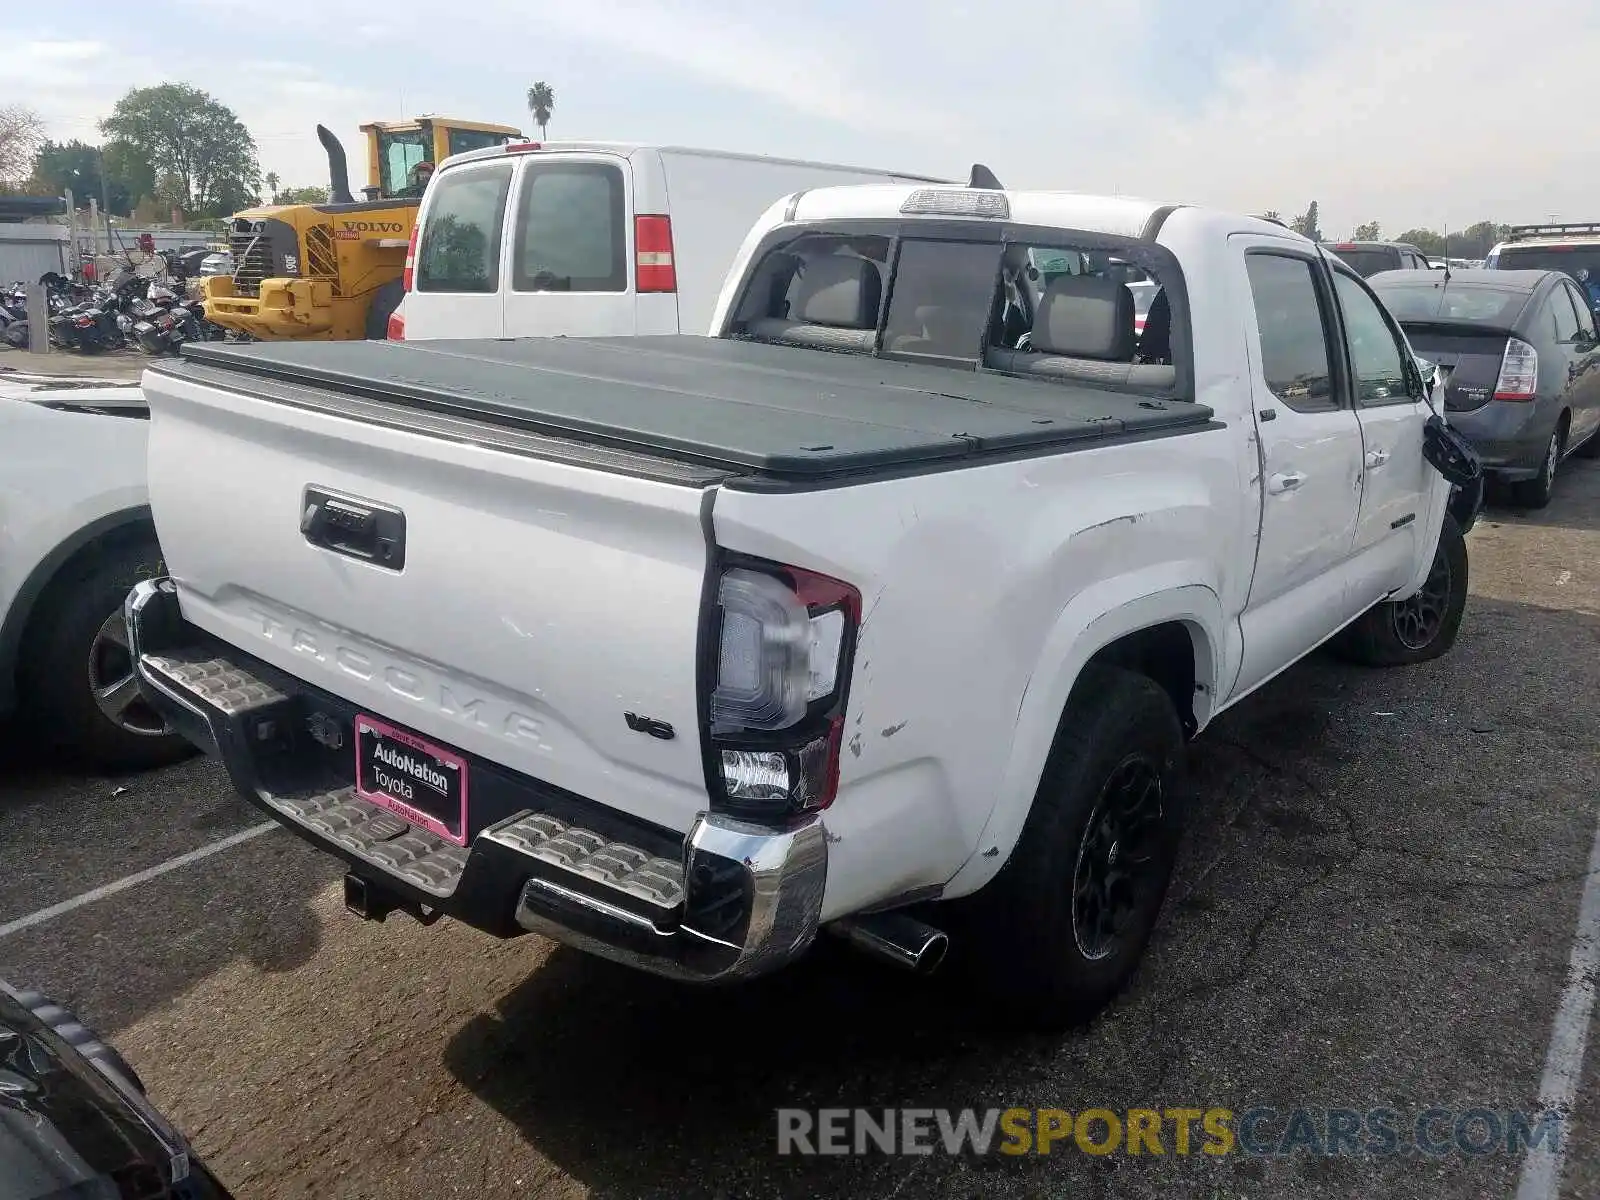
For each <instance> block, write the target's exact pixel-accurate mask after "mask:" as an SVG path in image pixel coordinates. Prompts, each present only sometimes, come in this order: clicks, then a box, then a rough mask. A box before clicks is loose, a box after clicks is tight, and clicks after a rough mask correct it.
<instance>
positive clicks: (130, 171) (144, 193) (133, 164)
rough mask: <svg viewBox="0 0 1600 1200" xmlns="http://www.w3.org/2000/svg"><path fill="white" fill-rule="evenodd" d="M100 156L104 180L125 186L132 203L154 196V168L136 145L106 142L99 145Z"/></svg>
mask: <svg viewBox="0 0 1600 1200" xmlns="http://www.w3.org/2000/svg"><path fill="white" fill-rule="evenodd" d="M100 158H101V161H102V162H103V163H104V164H105V171H106V181H107V182H108V183H111V184H121V186H123V187H124V188H126V189H127V190H128V195H129V196H131V197H133V201H132V202H133V203H134V204H138V203H139V201H141V200H149V199H153V198H154V197H155V194H156V169H155V168H154V167H152V166H151V165H150V160H149V159H148V158H146V157H145V156H144V155H143V154H142V153H141V152H140V151H139V148H138V147H137V146H134V145H132V144H131V143H129V142H123V141H115V142H107V143H106V144H105V145H104V146H101V147H100Z"/></svg>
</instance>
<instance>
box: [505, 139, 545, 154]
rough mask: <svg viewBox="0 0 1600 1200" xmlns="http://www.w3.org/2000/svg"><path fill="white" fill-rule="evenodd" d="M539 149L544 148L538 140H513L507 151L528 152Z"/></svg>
mask: <svg viewBox="0 0 1600 1200" xmlns="http://www.w3.org/2000/svg"><path fill="white" fill-rule="evenodd" d="M539 149H542V147H541V146H540V145H539V143H538V142H512V143H511V144H510V145H508V146H507V147H506V153H507V154H527V153H528V152H529V151H531V150H539Z"/></svg>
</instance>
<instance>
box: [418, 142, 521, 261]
mask: <svg viewBox="0 0 1600 1200" xmlns="http://www.w3.org/2000/svg"><path fill="white" fill-rule="evenodd" d="M510 185H511V168H510V167H509V166H505V167H494V168H489V169H486V170H485V169H480V170H471V171H445V172H441V177H440V178H439V179H436V180H434V182H433V186H432V188H431V189H430V190H431V191H432V193H433V199H432V201H431V202H430V204H429V206H428V221H427V224H426V225H425V226H424V227H423V230H422V245H421V247H420V248H419V252H418V256H417V291H419V292H494V291H498V290H499V279H500V232H501V229H502V227H503V223H504V220H505V212H506V192H507V191H508V190H509V188H510Z"/></svg>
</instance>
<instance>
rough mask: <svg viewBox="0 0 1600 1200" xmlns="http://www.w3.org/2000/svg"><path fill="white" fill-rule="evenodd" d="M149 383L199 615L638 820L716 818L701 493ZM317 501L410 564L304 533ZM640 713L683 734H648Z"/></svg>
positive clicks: (299, 408) (178, 384)
mask: <svg viewBox="0 0 1600 1200" xmlns="http://www.w3.org/2000/svg"><path fill="white" fill-rule="evenodd" d="M144 386H145V392H146V394H147V396H148V398H149V403H150V409H151V414H152V421H151V428H150V493H151V497H150V498H151V506H152V508H153V510H154V513H155V518H156V525H157V530H158V533H159V535H160V538H161V543H162V547H163V550H164V553H165V556H166V560H167V564H168V567H169V570H170V572H171V575H172V577H173V579H174V580H175V582H176V583H177V586H178V589H179V599H180V603H181V606H182V610H183V615H184V617H185V618H186V619H187V620H188V621H190V622H191V623H192V624H194V625H196V626H198V627H199V628H201V629H203V630H205V631H207V632H209V633H211V634H213V635H215V636H217V637H219V638H221V639H223V640H224V641H226V642H228V643H230V644H232V645H234V646H236V647H238V648H239V649H241V650H244V651H245V652H247V653H248V654H252V655H255V656H256V657H258V658H260V659H262V660H264V661H266V662H267V663H270V664H272V665H273V666H276V667H278V668H279V669H282V670H285V671H288V672H289V673H291V674H293V675H295V676H297V677H299V678H300V679H302V680H304V681H305V682H307V683H310V684H312V685H314V686H316V687H320V688H322V689H325V690H326V691H328V692H332V693H334V694H335V695H338V696H341V697H343V698H345V699H346V700H349V701H350V702H352V703H354V704H356V705H357V706H358V707H360V708H362V709H364V710H365V711H369V712H370V713H371V714H373V715H374V716H377V717H381V718H387V719H388V720H390V721H393V722H395V723H397V724H399V725H402V726H405V727H409V728H411V729H413V730H415V731H417V732H418V733H420V734H422V735H424V736H425V737H428V738H436V739H438V740H439V741H440V742H442V743H445V744H446V745H447V746H449V747H454V748H457V749H459V750H463V751H466V752H468V753H469V754H476V755H480V756H482V757H484V758H486V759H488V760H490V761H492V762H496V763H500V764H503V765H504V766H506V767H509V768H511V769H513V770H515V771H519V772H523V773H526V774H527V775H530V776H533V777H534V778H536V779H540V780H543V781H546V782H548V783H551V784H554V785H556V786H558V787H562V788H566V789H568V790H570V791H572V792H576V793H578V794H580V795H583V796H587V797H590V798H593V799H596V800H599V801H601V802H603V803H605V804H608V805H611V806H614V807H616V808H618V809H621V810H623V811H625V812H629V813H632V814H633V815H635V816H638V817H640V818H643V819H645V820H648V821H652V822H655V823H658V824H660V825H664V826H667V827H669V828H672V829H678V830H682V829H686V828H688V826H689V825H690V824H691V823H692V822H693V820H694V817H695V814H696V813H697V812H698V811H700V810H702V809H703V808H704V807H705V805H706V786H705V776H704V769H703V765H702V759H701V748H700V738H699V735H698V727H699V718H698V709H697V700H696V643H697V635H698V630H699V625H700V611H701V601H702V591H703V588H704V585H705V573H706V566H707V554H708V550H707V545H706V534H705V531H704V526H703V522H702V507H703V505H704V504H706V503H707V502H708V500H709V495H710V492H709V491H708V490H707V487H706V486H704V480H696V479H694V478H688V477H686V478H683V479H679V480H677V481H664V480H663V479H661V478H659V477H658V478H646V477H641V476H640V475H637V474H628V473H623V472H619V471H616V470H603V469H598V468H596V467H594V466H586V465H582V464H581V463H575V462H563V461H551V460H550V459H549V458H547V457H541V456H535V455H533V454H528V453H514V452H510V453H508V452H506V451H505V450H504V449H498V448H494V447H492V446H489V445H485V444H483V443H478V442H473V441H470V440H467V439H452V438H448V437H442V436H435V435H434V434H431V433H428V432H419V431H417V430H416V429H413V428H405V427H401V426H400V425H397V424H390V425H385V424H381V423H370V422H368V421H363V420H356V419H352V418H351V417H349V416H340V415H335V414H334V413H332V412H328V411H320V410H317V409H316V408H314V407H306V406H303V405H290V404H285V403H280V402H278V401H276V400H275V399H274V398H272V397H271V396H270V395H268V394H266V393H267V391H268V389H261V390H260V394H251V395H247V394H244V393H243V392H241V391H235V390H233V389H231V388H229V387H227V386H226V385H225V384H224V383H219V382H217V381H216V380H214V379H213V380H211V381H204V382H203V381H199V380H196V379H192V378H182V377H179V375H177V374H175V373H172V372H164V371H160V370H153V371H151V372H149V373H148V374H147V375H146V378H145V385H144ZM277 386H279V387H282V388H283V389H285V390H292V388H290V386H289V385H277ZM323 496H332V497H333V498H334V499H335V500H337V499H339V498H341V497H342V498H346V499H350V500H354V501H356V502H358V503H361V504H365V505H369V506H370V505H376V506H385V507H386V508H387V509H388V510H393V511H394V512H397V513H399V514H402V515H403V540H402V542H401V545H400V551H399V553H391V555H390V558H389V562H388V563H383V562H379V561H375V560H374V561H369V560H363V559H361V558H358V557H352V556H351V555H350V553H348V552H347V551H348V548H346V551H344V552H342V551H341V550H340V549H337V548H331V547H330V546H329V545H328V544H323V543H326V542H327V541H328V535H327V533H326V530H327V528H328V527H327V526H326V525H315V524H314V525H313V529H312V531H311V532H310V533H308V532H304V531H303V530H302V518H303V517H306V516H307V509H308V507H314V506H315V504H316V503H317V501H318V500H319V498H320V497H323ZM329 511H333V510H329ZM319 519H321V518H319ZM385 519H390V518H385ZM399 528H400V526H399V525H398V524H395V525H392V526H391V527H390V531H389V534H387V535H386V536H392V534H393V532H394V530H395V529H399ZM333 540H334V541H337V540H338V539H337V538H334V539H333ZM630 713H632V714H638V715H640V716H642V717H646V718H648V719H649V720H650V721H651V722H656V723H664V724H665V725H670V726H671V727H672V728H673V730H675V731H676V733H677V736H676V737H671V738H664V737H662V736H661V733H660V725H659V724H657V725H653V726H651V727H650V728H653V729H655V730H656V731H657V732H656V734H655V736H642V735H641V733H640V732H637V731H636V730H635V729H634V728H630V724H629V722H628V720H627V719H626V718H625V714H630ZM635 724H636V725H639V724H642V723H641V722H637V721H636V722H635Z"/></svg>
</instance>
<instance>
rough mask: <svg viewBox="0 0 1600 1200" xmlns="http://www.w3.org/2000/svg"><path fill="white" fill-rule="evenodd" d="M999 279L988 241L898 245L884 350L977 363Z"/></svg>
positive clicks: (996, 254) (997, 261) (997, 254)
mask: <svg viewBox="0 0 1600 1200" xmlns="http://www.w3.org/2000/svg"><path fill="white" fill-rule="evenodd" d="M999 278H1000V247H999V246H998V245H997V244H995V243H993V242H991V243H987V244H985V243H981V242H918V241H905V242H902V243H900V258H899V261H898V262H897V264H896V266H895V275H894V291H893V293H892V294H891V295H890V297H889V315H888V319H887V320H886V321H885V323H884V329H883V348H884V350H885V351H887V352H889V353H891V354H919V355H931V356H934V357H937V358H955V359H963V360H966V361H968V362H977V361H978V359H979V358H981V357H982V356H983V338H984V333H985V331H986V330H987V328H988V325H989V313H990V309H991V307H992V305H993V299H994V294H995V286H996V284H997V282H998V280H999Z"/></svg>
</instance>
